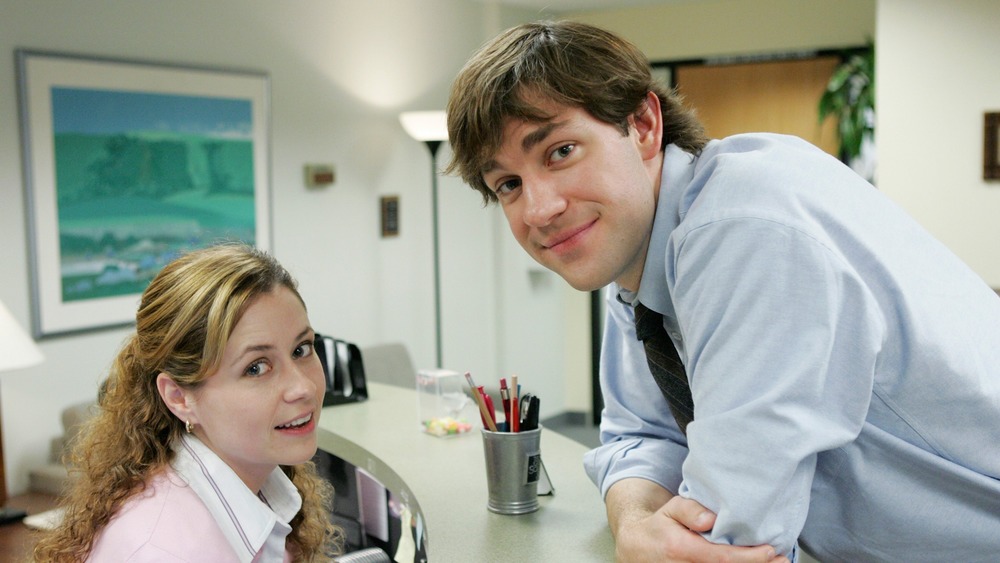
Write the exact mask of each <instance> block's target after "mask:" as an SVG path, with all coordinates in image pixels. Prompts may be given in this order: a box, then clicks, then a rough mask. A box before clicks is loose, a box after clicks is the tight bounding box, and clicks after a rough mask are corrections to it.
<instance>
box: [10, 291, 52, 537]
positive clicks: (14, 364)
mask: <svg viewBox="0 0 1000 563" xmlns="http://www.w3.org/2000/svg"><path fill="white" fill-rule="evenodd" d="M42 359H43V358H42V352H41V351H40V350H39V349H38V346H36V345H35V341H34V340H32V339H31V337H30V336H28V335H27V334H25V332H24V329H22V328H21V325H20V324H18V322H17V321H16V320H15V319H14V316H13V315H11V314H10V311H8V310H7V307H5V306H4V304H3V303H0V372H4V371H11V370H16V369H21V368H26V367H30V366H33V365H36V364H39V363H41V362H42ZM4 463H5V462H4V459H3V420H2V419H0V524H7V523H9V522H17V521H20V520H21V519H22V518H24V516H25V512H24V511H23V510H20V509H15V508H6V507H4V505H5V504H7V474H6V471H5V469H4Z"/></svg>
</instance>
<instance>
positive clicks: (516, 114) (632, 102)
mask: <svg viewBox="0 0 1000 563" xmlns="http://www.w3.org/2000/svg"><path fill="white" fill-rule="evenodd" d="M648 92H654V93H655V94H656V95H657V96H658V97H659V99H660V107H661V110H662V114H663V146H662V147H661V148H663V147H666V146H667V145H669V144H675V145H677V146H678V147H680V148H682V149H684V150H686V151H688V152H692V153H698V152H700V151H701V149H702V147H704V146H705V143H706V142H707V138H706V137H705V133H704V129H703V127H702V125H701V123H700V122H699V121H698V120H697V118H695V116H694V113H693V112H692V111H691V110H690V109H688V108H685V107H684V106H683V105H682V103H681V100H680V97H679V96H678V95H677V94H676V93H675V92H673V91H671V90H668V89H667V88H666V87H665V86H664V85H662V84H659V83H657V82H656V81H655V80H653V77H652V75H651V73H650V66H649V61H648V60H647V58H646V56H645V55H644V54H643V53H642V52H641V51H640V50H639V49H638V48H637V47H636V46H635V45H633V44H632V43H630V42H628V41H626V40H625V39H622V38H621V37H618V36H617V35H615V34H613V33H610V32H608V31H605V30H603V29H600V28H597V27H594V26H591V25H587V24H582V23H576V22H570V21H561V22H538V23H530V24H524V25H520V26H517V27H514V28H512V29H509V30H507V31H505V32H504V33H502V34H500V35H499V36H497V37H496V38H495V39H493V40H492V41H491V42H489V43H487V44H486V45H485V46H483V47H482V48H481V49H480V50H479V52H477V53H476V54H475V55H474V56H473V57H472V58H471V59H470V60H469V62H467V63H466V65H465V67H464V68H463V69H462V70H461V72H459V74H458V77H457V78H456V79H455V82H454V84H453V85H452V89H451V96H450V98H449V100H448V138H449V141H450V143H451V148H452V154H453V157H452V161H451V163H450V164H449V165H448V167H447V169H446V172H447V173H449V174H453V173H456V172H457V173H458V174H459V175H461V177H462V179H463V180H465V182H466V183H468V184H469V185H470V186H472V187H473V188H475V189H476V190H478V191H479V192H480V193H481V194H482V196H483V200H484V202H486V203H489V202H496V201H497V196H496V194H495V193H493V190H491V189H490V188H489V187H488V186H487V185H486V184H485V182H483V172H485V171H486V169H487V168H488V167H489V165H490V163H491V162H492V160H493V158H494V157H495V156H496V153H497V152H498V151H499V150H500V146H501V144H502V142H503V139H502V136H503V128H504V125H505V123H506V121H507V120H508V119H519V120H526V121H538V122H542V121H546V120H548V119H551V118H552V117H553V116H551V115H547V114H546V113H545V112H543V111H541V110H540V109H539V107H538V106H537V102H538V101H539V100H547V101H551V102H555V103H557V104H559V105H563V106H568V107H579V108H583V109H584V110H586V111H587V112H588V113H590V115H592V116H594V117H595V118H596V119H599V120H601V121H604V122H606V123H610V124H612V125H615V126H617V127H618V128H619V129H620V130H621V131H622V134H623V135H628V117H629V116H630V115H633V114H635V113H636V112H638V111H639V110H640V109H641V108H642V104H643V103H644V101H645V99H646V94H647V93H648ZM533 102H535V103H533Z"/></svg>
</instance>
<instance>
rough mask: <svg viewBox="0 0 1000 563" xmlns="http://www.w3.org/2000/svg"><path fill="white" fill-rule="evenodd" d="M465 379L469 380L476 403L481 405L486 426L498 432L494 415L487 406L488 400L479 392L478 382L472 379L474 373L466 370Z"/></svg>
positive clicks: (480, 409)
mask: <svg viewBox="0 0 1000 563" xmlns="http://www.w3.org/2000/svg"><path fill="white" fill-rule="evenodd" d="M465 380H466V381H468V382H469V388H470V389H471V390H472V398H473V399H475V400H476V404H477V405H479V412H480V413H482V415H483V421H484V422H486V426H487V427H488V428H489V430H490V432H496V431H497V425H496V424H494V423H493V417H491V416H490V411H489V409H487V408H486V401H484V400H483V396H482V395H481V394H480V393H479V388H478V387H476V382H475V381H473V380H472V374H471V373H469V372H465Z"/></svg>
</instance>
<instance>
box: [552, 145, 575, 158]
mask: <svg viewBox="0 0 1000 563" xmlns="http://www.w3.org/2000/svg"><path fill="white" fill-rule="evenodd" d="M574 148H576V145H573V144H569V145H563V146H561V147H559V148H558V149H556V150H554V151H552V161H553V162H558V161H560V160H562V159H564V158H566V157H567V156H569V153H571V152H573V149H574Z"/></svg>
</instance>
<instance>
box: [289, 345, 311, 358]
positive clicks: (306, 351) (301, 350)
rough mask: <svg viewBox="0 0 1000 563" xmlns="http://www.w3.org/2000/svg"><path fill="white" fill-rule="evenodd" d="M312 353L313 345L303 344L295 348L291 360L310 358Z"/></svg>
mask: <svg viewBox="0 0 1000 563" xmlns="http://www.w3.org/2000/svg"><path fill="white" fill-rule="evenodd" d="M312 353H313V343H312V342H303V343H302V344H299V345H298V346H296V347H295V351H294V352H292V357H293V358H305V357H306V356H311V355H312Z"/></svg>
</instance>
